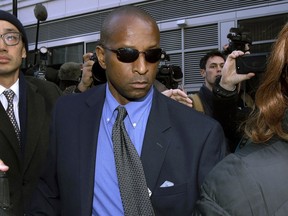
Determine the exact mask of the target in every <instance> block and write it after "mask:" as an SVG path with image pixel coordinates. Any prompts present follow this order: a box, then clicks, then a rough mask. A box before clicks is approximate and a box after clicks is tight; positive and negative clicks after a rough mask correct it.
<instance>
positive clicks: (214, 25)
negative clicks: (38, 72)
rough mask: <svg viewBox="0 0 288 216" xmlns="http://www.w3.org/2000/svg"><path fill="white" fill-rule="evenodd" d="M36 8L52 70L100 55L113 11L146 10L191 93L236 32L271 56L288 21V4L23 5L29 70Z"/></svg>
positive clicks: (8, 6)
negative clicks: (209, 56)
mask: <svg viewBox="0 0 288 216" xmlns="http://www.w3.org/2000/svg"><path fill="white" fill-rule="evenodd" d="M37 3H41V4H42V5H43V6H45V8H46V10H47V14H48V17H47V19H46V20H45V21H41V22H40V23H39V26H38V27H39V28H38V30H39V32H38V43H37V47H43V46H44V47H47V48H48V50H49V52H50V53H51V56H50V55H49V57H48V60H47V64H48V65H58V64H59V65H60V64H62V63H64V62H67V61H76V62H82V55H83V54H84V53H85V52H88V51H94V50H95V44H96V41H97V40H98V39H99V31H100V27H101V23H102V21H103V19H104V18H105V16H106V15H107V14H108V13H109V12H110V11H111V10H113V9H114V8H116V7H119V6H121V5H127V4H133V5H136V6H138V7H141V8H143V9H145V10H146V11H148V12H149V13H150V14H151V15H152V16H153V17H154V18H155V19H156V21H157V23H158V25H159V28H160V31H161V47H162V48H164V49H165V50H166V52H167V53H168V54H169V55H170V61H169V62H166V64H167V65H177V66H180V67H181V70H182V72H183V78H182V86H183V87H184V89H185V90H186V91H188V92H192V91H197V90H198V89H199V87H200V86H201V85H202V83H203V78H202V77H201V75H200V69H199V61H200V58H201V57H202V56H203V55H204V54H205V53H206V52H208V51H210V50H213V49H219V50H222V48H223V46H224V45H225V44H227V43H228V38H227V34H228V33H229V31H230V29H231V28H240V29H242V30H243V31H245V32H249V33H250V34H251V38H252V41H253V43H252V44H253V46H252V48H251V52H253V53H260V52H269V51H270V47H271V44H272V43H273V42H274V41H275V37H276V36H277V34H278V32H279V31H280V29H281V28H282V26H283V25H284V24H285V23H286V22H287V21H288V0H233V1H231V0H182V1H181V0H178V1H176V0H146V1H139V0H138V1H137V0H94V1H91V0H18V1H17V16H18V18H19V19H20V20H21V21H22V23H23V24H24V26H25V28H26V31H27V34H28V38H29V50H30V57H29V58H28V60H27V61H28V64H33V58H34V57H33V56H34V51H35V50H34V49H35V46H36V35H37V19H36V18H35V14H34V8H35V5H36V4H37ZM0 9H2V10H6V11H10V12H11V13H12V12H13V4H12V1H11V0H1V1H0ZM37 58H39V57H37ZM37 61H38V60H37Z"/></svg>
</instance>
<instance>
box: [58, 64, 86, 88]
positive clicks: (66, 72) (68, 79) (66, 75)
mask: <svg viewBox="0 0 288 216" xmlns="http://www.w3.org/2000/svg"><path fill="white" fill-rule="evenodd" d="M81 67H82V65H81V64H80V63H76V62H66V63H64V64H62V65H61V67H60V69H59V73H58V78H59V86H60V89H62V90H64V89H65V88H67V87H68V86H71V85H77V84H78V83H79V81H80V77H81Z"/></svg>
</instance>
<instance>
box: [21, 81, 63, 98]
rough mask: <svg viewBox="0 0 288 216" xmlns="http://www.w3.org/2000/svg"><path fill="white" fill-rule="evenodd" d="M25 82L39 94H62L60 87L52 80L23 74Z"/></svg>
mask: <svg viewBox="0 0 288 216" xmlns="http://www.w3.org/2000/svg"><path fill="white" fill-rule="evenodd" d="M25 80H26V83H27V84H28V85H29V86H30V87H31V88H32V90H33V91H35V92H36V91H37V92H40V94H42V95H45V94H55V95H59V96H60V95H62V91H61V90H60V88H59V87H58V86H57V85H56V84H55V83H53V82H50V81H46V80H41V79H37V78H35V77H31V76H25Z"/></svg>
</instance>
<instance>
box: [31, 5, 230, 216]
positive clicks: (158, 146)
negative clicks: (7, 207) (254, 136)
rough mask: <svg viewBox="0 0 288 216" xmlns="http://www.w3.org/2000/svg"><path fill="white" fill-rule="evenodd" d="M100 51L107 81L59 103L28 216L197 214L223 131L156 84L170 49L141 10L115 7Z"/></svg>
mask: <svg viewBox="0 0 288 216" xmlns="http://www.w3.org/2000/svg"><path fill="white" fill-rule="evenodd" d="M96 53H97V57H98V60H99V63H100V65H101V66H102V67H103V68H104V69H105V70H106V77H107V82H106V83H104V84H100V85H97V86H95V87H93V88H91V89H89V90H87V91H85V92H83V93H81V94H71V95H67V96H65V97H62V98H61V99H60V100H58V102H57V103H56V106H55V111H54V113H53V120H52V127H51V145H50V150H49V153H48V157H47V164H46V166H45V169H44V170H43V175H42V176H41V178H40V181H39V185H38V187H37V190H36V191H35V194H34V197H33V199H32V202H31V211H30V212H29V213H30V214H29V215H69V216H79V215H81V216H86V215H93V216H94V215H95V216H96V215H101V216H104V215H133V216H134V215H190V214H191V213H192V209H193V206H194V203H195V201H196V199H197V198H198V197H199V189H200V185H201V183H202V182H203V179H204V177H205V176H206V174H207V173H208V172H209V171H210V170H211V169H212V167H213V166H214V165H215V164H216V163H217V162H218V161H220V160H221V159H222V158H223V157H224V154H225V138H224V134H223V130H222V128H221V127H220V125H219V124H218V123H217V122H216V121H214V120H213V119H211V118H210V117H208V116H205V115H202V114H200V113H198V112H196V111H195V110H193V109H191V108H190V107H188V106H186V105H183V104H181V103H179V102H177V101H175V100H172V99H170V98H168V97H166V96H164V95H163V94H161V93H160V92H158V91H157V90H156V89H155V88H154V86H153V83H154V80H155V77H156V73H157V69H158V64H159V62H160V59H161V58H164V57H165V52H164V51H163V49H161V48H160V32H159V28H158V26H157V24H156V22H155V20H154V19H153V18H152V17H151V16H150V15H149V14H148V13H147V12H145V11H144V10H142V9H140V8H138V7H135V6H123V7H120V8H117V9H115V10H114V11H112V12H111V14H110V15H108V16H107V17H106V18H105V20H104V22H103V25H102V29H101V34H100V44H99V45H98V46H97V48H96ZM126 114H127V115H126ZM116 116H117V118H116ZM123 116H124V117H125V116H126V117H125V118H124V120H123ZM119 127H120V129H119ZM119 135H121V137H119ZM120 143H121V145H120ZM135 152H136V153H135ZM135 154H136V155H135ZM135 167H137V168H136V169H135ZM132 170H133V172H130V171H132ZM131 212H132V213H131Z"/></svg>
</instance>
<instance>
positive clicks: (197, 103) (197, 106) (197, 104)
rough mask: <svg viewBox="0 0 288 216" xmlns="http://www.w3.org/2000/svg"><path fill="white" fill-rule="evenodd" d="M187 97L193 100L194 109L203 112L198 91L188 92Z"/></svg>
mask: <svg viewBox="0 0 288 216" xmlns="http://www.w3.org/2000/svg"><path fill="white" fill-rule="evenodd" d="M188 97H189V98H190V99H191V100H192V101H193V107H194V109H195V110H197V111H199V112H202V113H204V107H203V104H202V101H201V99H200V97H199V94H198V93H194V94H189V95H188Z"/></svg>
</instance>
